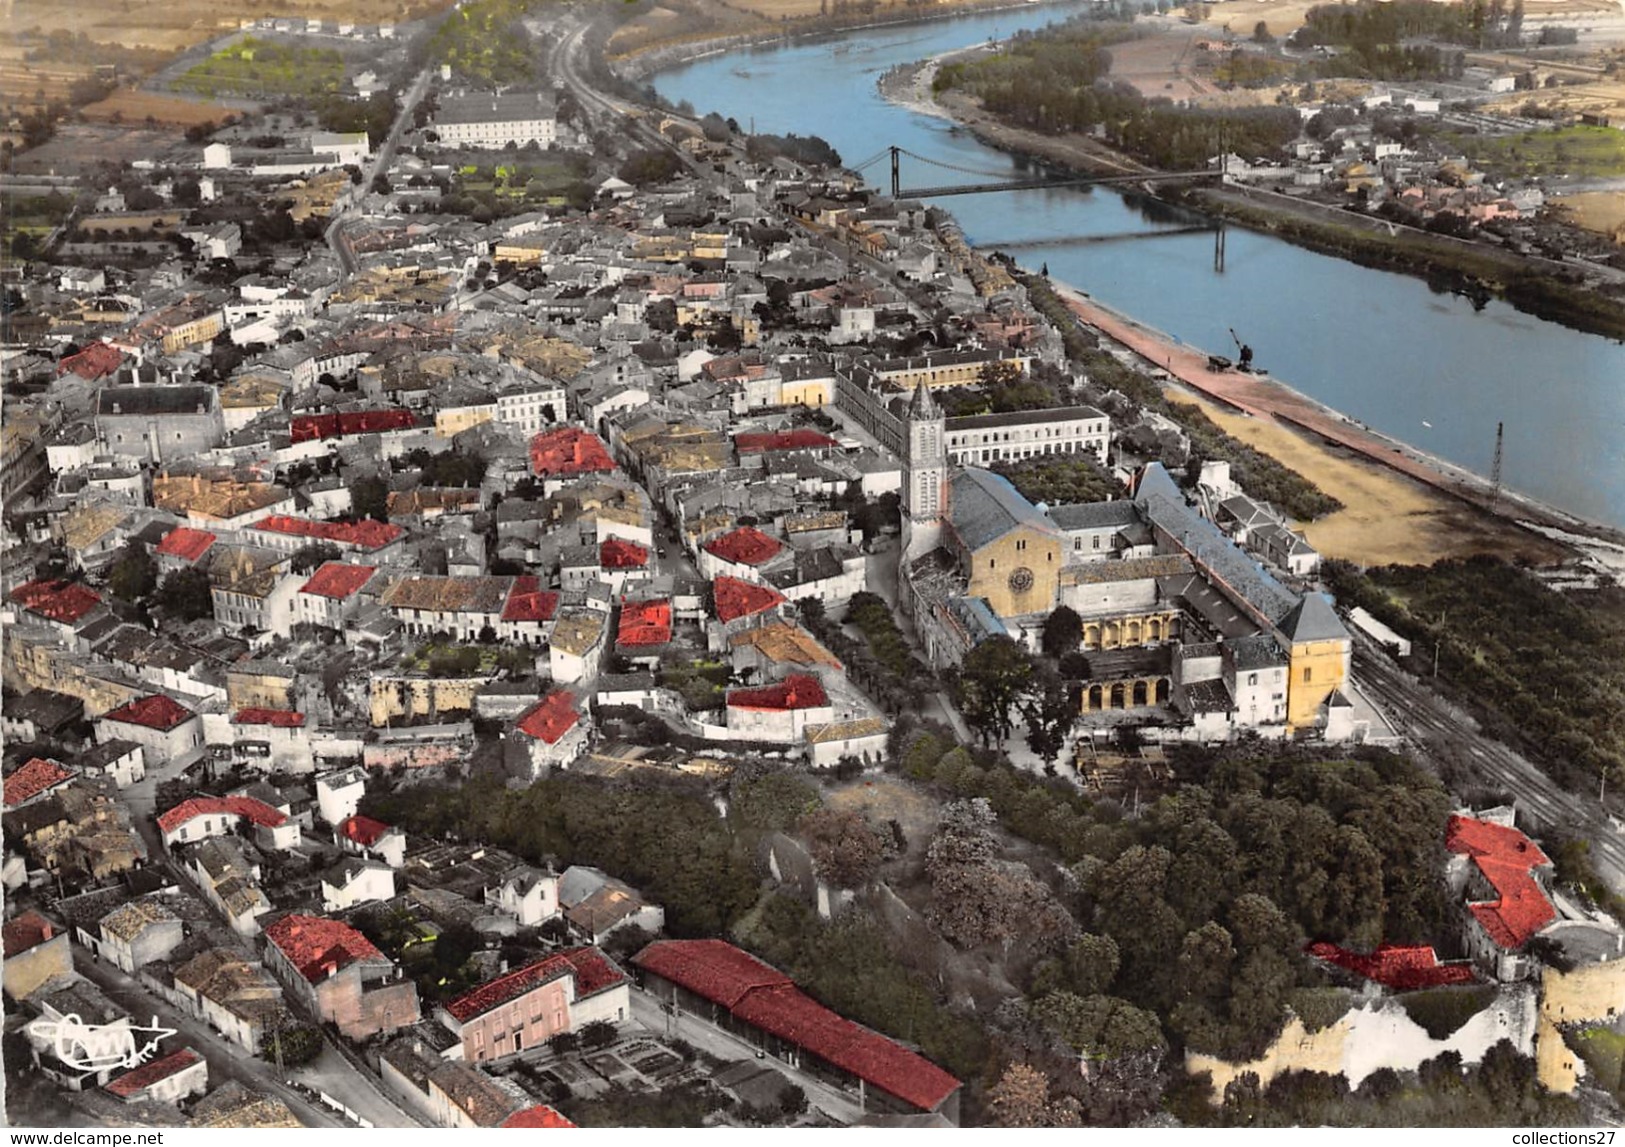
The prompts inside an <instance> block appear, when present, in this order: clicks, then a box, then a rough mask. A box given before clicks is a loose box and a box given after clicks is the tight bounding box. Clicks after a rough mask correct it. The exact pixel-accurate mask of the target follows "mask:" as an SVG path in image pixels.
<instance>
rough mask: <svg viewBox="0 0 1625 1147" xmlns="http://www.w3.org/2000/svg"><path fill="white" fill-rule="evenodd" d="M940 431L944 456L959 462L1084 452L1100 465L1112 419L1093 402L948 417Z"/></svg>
mask: <svg viewBox="0 0 1625 1147" xmlns="http://www.w3.org/2000/svg"><path fill="white" fill-rule="evenodd" d="M944 430H945V435H946V438H947V444H948V457H949V458H950V459H952V461H953V462H954V463H955V465H959V466H988V465H990V464H991V463H994V462H1001V461H1012V460H1015V459H1018V458H1032V457H1034V456H1036V455H1039V454H1077V453H1084V452H1087V453H1089V454H1093V455H1094V456H1095V460H1096V461H1097V462H1099V463H1100V464H1101V465H1102V466H1104V465H1105V464H1106V447H1107V446H1108V445H1109V444H1110V442H1111V433H1112V424H1111V419H1109V418H1107V417H1106V415H1105V414H1103V413H1101V412H1100V411H1098V410H1096V409H1095V408H1094V407H1092V406H1062V407H1057V408H1055V409H1053V410H1017V411H1012V412H1011V413H1009V414H971V415H967V416H964V417H961V418H950V419H948V420H947V425H946V427H945V428H944Z"/></svg>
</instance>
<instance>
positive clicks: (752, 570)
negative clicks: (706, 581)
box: [697, 526, 788, 582]
mask: <svg viewBox="0 0 1625 1147" xmlns="http://www.w3.org/2000/svg"><path fill="white" fill-rule="evenodd" d="M787 553H788V550H787V549H786V547H785V545H784V543H783V542H781V541H779V540H778V539H777V538H771V537H768V535H766V534H764V533H762V531H761V530H758V529H757V528H756V527H755V526H739V527H737V528H735V529H732V530H729V531H728V532H727V533H725V534H720V535H718V536H717V537H714V538H712V539H711V540H710V541H708V542H706V543H705V545H703V546H701V547H700V553H699V561H698V563H697V564H698V566H699V570H700V576H701V577H707V578H713V579H715V578H718V577H723V576H727V577H733V578H738V579H739V580H741V581H750V582H761V581H762V580H763V577H764V574H765V567H767V566H768V565H769V564H770V563H771V562H772V561H773V560H774V559H775V558H778V557H779V556H780V555H781V554H787Z"/></svg>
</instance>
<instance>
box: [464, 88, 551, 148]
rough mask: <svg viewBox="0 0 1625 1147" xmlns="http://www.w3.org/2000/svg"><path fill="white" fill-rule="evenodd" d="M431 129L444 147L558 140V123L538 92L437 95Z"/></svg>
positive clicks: (542, 143) (548, 102) (543, 143)
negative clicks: (438, 100)
mask: <svg viewBox="0 0 1625 1147" xmlns="http://www.w3.org/2000/svg"><path fill="white" fill-rule="evenodd" d="M434 130H435V132H436V133H437V134H438V135H439V136H440V142H441V143H442V144H444V145H446V146H448V147H507V146H508V144H510V143H511V144H514V145H515V146H517V147H523V146H525V144H527V143H535V144H536V145H537V146H538V147H548V146H551V145H552V143H553V142H554V141H555V140H556V139H557V138H558V121H557V120H556V119H554V110H553V102H552V100H551V99H549V98H548V97H547V96H545V95H543V94H542V93H541V92H495V93H493V92H476V93H472V94H468V95H444V96H441V97H440V109H439V110H438V111H437V112H435V117H434Z"/></svg>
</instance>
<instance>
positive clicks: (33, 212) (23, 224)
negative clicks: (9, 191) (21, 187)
mask: <svg viewBox="0 0 1625 1147" xmlns="http://www.w3.org/2000/svg"><path fill="white" fill-rule="evenodd" d="M72 208H73V203H72V201H71V200H69V199H68V198H67V197H66V196H63V195H54V194H53V195H34V196H28V197H26V198H21V199H15V200H13V201H12V202H10V203H8V204H7V205H6V212H5V227H4V233H3V234H0V248H3V251H4V253H5V254H8V255H16V256H18V257H19V258H27V257H30V256H32V255H33V254H34V251H35V248H36V247H37V246H38V244H39V243H41V242H43V241H44V239H45V238H46V237H47V236H48V235H50V233H51V231H52V230H53V229H55V227H56V226H57V224H59V223H61V222H62V221H63V220H64V219H66V218H67V217H68V212H69V211H70V210H71V209H72ZM18 236H23V237H24V238H22V239H21V241H20V242H19V241H18Z"/></svg>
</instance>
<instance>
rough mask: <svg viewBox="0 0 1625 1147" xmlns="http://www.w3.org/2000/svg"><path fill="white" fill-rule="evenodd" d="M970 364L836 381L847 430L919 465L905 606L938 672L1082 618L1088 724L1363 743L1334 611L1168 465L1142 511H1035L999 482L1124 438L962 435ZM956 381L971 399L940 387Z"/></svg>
mask: <svg viewBox="0 0 1625 1147" xmlns="http://www.w3.org/2000/svg"><path fill="white" fill-rule="evenodd" d="M965 357H966V356H956V359H955V361H954V362H953V363H952V364H948V363H942V362H939V363H936V364H935V365H934V366H933V365H929V364H924V363H917V364H916V365H915V367H914V374H913V378H912V381H913V383H914V385H913V389H912V393H910V392H907V391H900V390H897V389H895V388H894V385H893V384H892V382H891V380H890V379H889V378H886V377H884V376H882V374H881V372H880V371H879V370H878V369H875V370H862V369H860V370H857V371H853V372H852V373H850V374H847V373H841V372H837V377H836V394H837V403H838V405H839V406H840V408H841V410H842V412H843V413H844V414H847V415H848V416H850V417H851V418H853V419H854V420H855V421H856V422H857V423H858V424H860V425H861V426H863V427H864V428H865V429H866V430H868V431H869V432H870V433H871V434H873V435H874V437H875V438H876V439H877V440H879V441H880V442H881V444H882V445H884V446H886V447H887V448H888V449H891V450H893V451H894V452H895V453H896V454H897V455H898V456H899V457H900V458H901V459H903V461H904V465H905V474H904V481H903V498H904V517H903V529H904V560H903V564H902V568H901V570H900V571H899V576H900V579H901V582H902V585H901V587H900V589H901V593H902V598H903V601H904V603H905V608H908V609H910V610H911V611H912V613H913V615H914V621H915V625H916V629H917V631H918V632H919V633H920V635H921V638H922V640H923V642H924V644H925V646H926V652H927V655H928V656H929V658H930V660H931V661H932V663H933V664H935V665H939V666H942V665H952V664H957V663H958V662H960V661H961V660H962V659H963V658H964V656H965V654H966V653H968V652H969V651H970V649H971V648H972V647H973V646H975V645H976V644H977V643H978V642H979V641H982V640H984V639H986V638H988V637H993V636H999V635H1004V636H1009V637H1011V638H1013V639H1015V640H1016V641H1018V642H1020V643H1022V644H1023V645H1025V646H1026V647H1027V648H1036V646H1037V643H1038V637H1039V634H1040V632H1041V630H1042V627H1043V624H1044V621H1045V619H1047V618H1048V617H1049V615H1050V614H1051V613H1052V612H1053V611H1054V610H1055V609H1056V608H1057V607H1058V606H1061V605H1066V606H1069V607H1070V608H1071V609H1073V610H1074V611H1076V612H1077V614H1078V615H1079V617H1080V618H1081V619H1082V621H1083V635H1082V642H1081V649H1082V651H1083V653H1084V655H1085V656H1086V657H1087V658H1088V667H1089V671H1088V678H1087V681H1086V683H1085V684H1083V685H1082V686H1081V687H1080V690H1079V694H1078V697H1077V702H1078V705H1079V707H1080V709H1081V710H1083V711H1084V712H1086V713H1087V712H1092V711H1102V710H1116V709H1156V708H1161V709H1164V710H1166V711H1169V712H1170V713H1171V714H1172V715H1174V716H1176V717H1177V718H1178V719H1179V720H1180V721H1181V722H1182V723H1185V724H1187V725H1188V727H1189V728H1190V730H1191V731H1192V733H1193V734H1194V735H1197V736H1200V737H1203V738H1205V739H1211V738H1223V737H1226V736H1231V735H1234V734H1235V733H1236V732H1238V731H1240V730H1243V729H1252V730H1257V731H1259V732H1261V733H1264V734H1266V735H1275V736H1292V735H1298V734H1302V733H1309V732H1318V733H1319V734H1321V735H1323V736H1325V737H1326V738H1327V739H1330V740H1345V739H1351V738H1355V737H1358V736H1360V735H1362V729H1361V728H1360V723H1359V722H1358V721H1357V719H1356V717H1357V711H1358V710H1357V705H1356V703H1355V695H1354V694H1353V692H1352V689H1351V686H1350V681H1349V666H1350V659H1351V654H1352V643H1351V640H1350V637H1349V634H1348V631H1347V630H1346V629H1345V628H1344V626H1343V623H1342V621H1341V620H1340V619H1339V618H1338V616H1337V614H1336V612H1335V611H1334V610H1333V609H1332V606H1331V604H1330V602H1329V601H1328V600H1327V599H1326V598H1325V597H1324V596H1322V595H1320V594H1317V593H1302V594H1300V593H1297V592H1295V591H1293V590H1290V589H1288V588H1287V587H1286V586H1285V585H1283V584H1282V583H1281V582H1280V581H1278V580H1277V579H1276V578H1275V577H1274V576H1273V575H1272V574H1271V573H1270V572H1268V571H1267V570H1266V569H1265V568H1264V567H1263V566H1262V565H1261V564H1260V563H1259V562H1258V561H1257V560H1255V559H1254V558H1252V557H1251V556H1249V555H1248V554H1247V553H1245V552H1244V551H1242V550H1241V548H1240V547H1239V546H1238V545H1237V544H1236V543H1235V542H1234V541H1233V540H1232V539H1231V538H1230V537H1229V536H1227V535H1226V534H1225V533H1224V532H1223V531H1222V530H1220V529H1219V527H1218V526H1216V525H1215V524H1214V523H1213V522H1211V521H1209V520H1208V519H1207V518H1205V517H1203V516H1202V514H1201V513H1200V512H1199V511H1198V510H1197V508H1196V507H1194V506H1192V505H1191V504H1190V503H1189V502H1187V500H1186V498H1185V495H1184V494H1183V492H1182V491H1181V490H1180V489H1179V487H1178V485H1177V484H1175V482H1174V480H1173V479H1172V478H1171V477H1170V476H1169V475H1168V473H1167V471H1166V470H1165V469H1164V468H1163V467H1162V466H1161V465H1158V464H1155V463H1153V464H1152V465H1149V466H1147V467H1146V468H1145V469H1144V470H1143V471H1142V472H1141V473H1140V474H1139V475H1138V477H1137V479H1136V482H1135V485H1134V488H1133V496H1132V497H1131V498H1128V499H1123V500H1121V501H1112V502H1102V503H1094V504H1087V505H1058V506H1052V507H1040V506H1035V505H1034V504H1032V503H1031V502H1029V501H1028V500H1027V499H1026V498H1024V497H1022V495H1021V494H1020V493H1019V492H1018V491H1017V490H1016V488H1015V487H1014V486H1013V485H1011V483H1010V482H1009V481H1008V480H1006V479H1005V478H1003V477H1001V476H999V475H997V474H994V473H992V472H990V471H989V470H987V469H985V468H984V467H986V466H988V465H991V464H993V463H995V462H998V461H1005V460H1016V459H1021V458H1028V457H1034V456H1040V455H1055V454H1066V453H1074V452H1087V453H1089V454H1091V455H1093V456H1094V457H1095V458H1096V459H1098V460H1101V461H1104V460H1105V450H1106V444H1107V442H1108V441H1109V438H1110V429H1111V428H1110V422H1109V420H1108V419H1107V418H1106V416H1105V415H1104V414H1102V413H1100V412H1099V411H1096V410H1093V409H1090V408H1087V407H1074V408H1066V409H1058V410H1043V411H1022V412H1017V413H1013V414H997V415H979V416H974V417H970V418H958V419H950V418H946V417H944V415H943V413H942V411H941V409H940V407H938V405H937V403H936V401H935V399H934V397H933V392H934V391H936V390H940V389H941V388H942V386H943V385H964V383H963V382H962V381H959V380H958V376H959V374H961V373H966V372H969V371H970V370H971V369H972V364H971V363H969V362H966V361H960V360H962V359H964V358H965ZM991 357H992V356H985V357H984V358H983V360H982V361H984V362H985V361H987V360H988V359H989V358H991ZM950 365H951V366H952V368H953V370H954V371H955V372H956V373H955V375H954V378H955V381H954V382H949V383H946V384H944V383H942V382H940V381H937V380H940V379H941V378H942V377H943V373H942V372H943V371H945V370H946V369H948V367H949V366H950ZM933 369H934V370H936V371H937V379H933V378H932V377H931V374H930V372H931V371H932V370H933ZM977 369H979V366H978V367H977ZM922 372H924V373H922ZM968 377H975V376H974V375H968Z"/></svg>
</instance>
